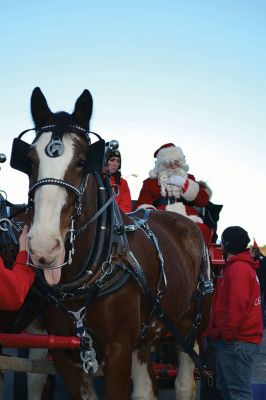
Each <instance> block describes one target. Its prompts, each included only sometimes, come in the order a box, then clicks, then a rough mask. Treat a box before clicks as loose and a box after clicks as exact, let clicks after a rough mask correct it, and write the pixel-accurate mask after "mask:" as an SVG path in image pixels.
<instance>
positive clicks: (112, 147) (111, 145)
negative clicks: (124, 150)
mask: <svg viewBox="0 0 266 400" xmlns="http://www.w3.org/2000/svg"><path fill="white" fill-rule="evenodd" d="M105 145H106V149H107V150H106V152H105V164H106V166H107V163H108V161H109V160H110V158H112V157H118V158H119V160H120V163H119V167H118V170H117V171H116V172H115V173H114V174H112V175H114V176H115V183H116V184H117V185H118V184H120V179H121V172H120V170H121V153H120V151H119V150H118V147H119V143H118V141H117V140H111V142H107V143H106V144H105Z"/></svg>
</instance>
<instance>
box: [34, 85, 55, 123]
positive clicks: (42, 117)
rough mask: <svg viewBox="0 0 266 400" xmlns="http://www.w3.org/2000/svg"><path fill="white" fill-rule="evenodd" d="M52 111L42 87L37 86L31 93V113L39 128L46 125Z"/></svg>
mask: <svg viewBox="0 0 266 400" xmlns="http://www.w3.org/2000/svg"><path fill="white" fill-rule="evenodd" d="M51 114H52V112H51V110H50V108H49V107H48V104H47V101H46V98H45V97H44V95H43V93H42V91H41V89H40V88H39V87H36V88H35V89H34V90H33V92H32V95H31V115H32V118H33V121H34V124H35V126H36V127H37V128H39V127H41V126H43V125H45V124H46V123H47V122H48V120H49V117H50V116H51Z"/></svg>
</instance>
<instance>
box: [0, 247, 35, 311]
mask: <svg viewBox="0 0 266 400" xmlns="http://www.w3.org/2000/svg"><path fill="white" fill-rule="evenodd" d="M26 261H27V252H26V251H21V252H19V253H18V255H17V258H16V261H15V263H14V266H13V269H12V270H9V269H7V268H5V266H4V263H3V260H2V258H1V257H0V309H2V310H13V311H14V310H18V309H20V308H21V306H22V304H23V302H24V300H25V298H26V296H27V294H28V291H29V289H30V287H31V285H32V284H33V281H34V277H35V273H34V272H33V270H32V268H30V267H28V266H26Z"/></svg>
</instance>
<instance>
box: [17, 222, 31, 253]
mask: <svg viewBox="0 0 266 400" xmlns="http://www.w3.org/2000/svg"><path fill="white" fill-rule="evenodd" d="M28 229H29V228H28V225H24V226H23V229H22V232H21V234H20V237H19V239H18V243H19V251H23V250H27V234H28Z"/></svg>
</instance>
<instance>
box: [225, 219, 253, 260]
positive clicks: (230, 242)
mask: <svg viewBox="0 0 266 400" xmlns="http://www.w3.org/2000/svg"><path fill="white" fill-rule="evenodd" d="M221 239H222V245H223V247H224V248H225V250H227V251H228V252H229V253H231V254H238V253H242V252H243V251H245V250H246V249H247V246H248V244H249V242H250V238H249V236H248V233H247V231H245V229H243V228H241V226H229V227H228V228H226V229H225V230H224V231H223V233H222V238H221Z"/></svg>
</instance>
